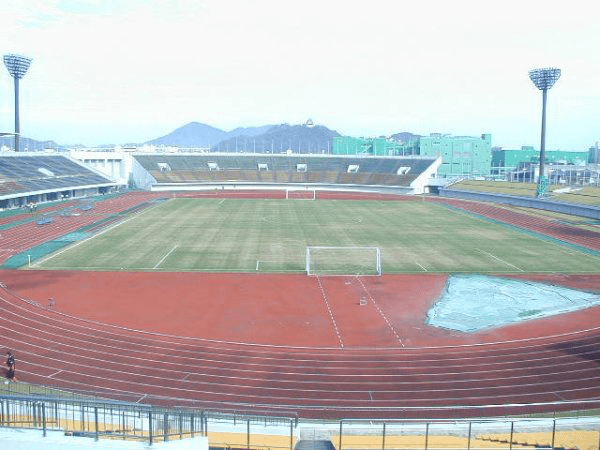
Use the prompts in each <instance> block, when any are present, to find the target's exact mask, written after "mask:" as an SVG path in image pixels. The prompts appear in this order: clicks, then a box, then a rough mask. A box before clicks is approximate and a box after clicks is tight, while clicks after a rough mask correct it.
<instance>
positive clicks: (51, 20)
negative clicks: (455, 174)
mask: <svg viewBox="0 0 600 450" xmlns="http://www.w3.org/2000/svg"><path fill="white" fill-rule="evenodd" d="M594 5H595V2H594V1H589V0H586V1H583V0H571V1H569V2H564V1H555V0H546V1H539V0H519V1H515V0H503V1H493V2H491V1H486V0H478V1H474V0H452V1H447V0H418V1H417V0H413V1H404V0H369V1H365V0H362V1H355V0H302V1H296V0H294V1H291V0H179V1H176V0H2V1H0V17H2V18H3V20H2V24H1V25H0V52H2V54H8V53H16V54H22V55H26V56H29V57H31V58H33V61H32V63H31V67H30V69H29V71H28V72H27V74H26V75H25V77H24V78H23V79H22V80H20V114H21V132H22V134H23V136H26V137H31V138H34V139H38V140H46V139H52V140H54V141H56V142H58V143H60V144H63V145H71V144H84V145H88V146H94V145H100V144H110V143H112V144H123V143H131V142H138V143H139V142H144V141H147V140H150V139H154V138H157V137H160V136H163V135H165V134H168V133H170V132H171V131H173V130H174V129H176V128H178V127H180V126H183V125H185V124H187V123H189V122H193V121H195V122H201V123H206V124H208V125H211V126H214V127H217V128H220V129H223V130H226V131H229V130H232V129H234V128H237V127H240V126H244V127H247V126H261V125H267V124H279V123H290V124H299V123H304V122H305V121H306V120H307V119H309V118H311V119H312V120H313V121H314V122H315V124H319V125H324V126H327V127H328V128H331V129H334V130H336V131H338V132H339V133H341V134H343V135H348V136H365V137H374V136H386V135H390V134H393V133H398V132H401V131H409V132H412V133H415V134H421V135H429V134H430V133H447V134H452V135H455V136H479V135H481V134H483V133H491V134H492V145H493V146H500V147H504V148H509V149H515V148H520V147H521V146H524V145H532V146H534V147H535V148H539V145H540V130H541V111H542V94H541V91H539V90H537V89H536V88H535V86H534V85H533V84H532V82H531V81H530V80H529V77H528V71H529V70H530V69H533V68H540V67H558V68H560V69H561V71H562V76H561V78H560V79H559V80H558V81H557V82H556V84H555V86H554V87H553V88H552V89H551V90H550V91H549V92H548V106H547V134H546V148H547V149H549V150H552V149H560V150H577V151H583V150H587V149H588V148H589V147H591V146H592V145H594V144H595V143H596V142H597V141H599V140H600V51H599V48H598V47H599V44H600V20H598V16H597V14H596V10H597V8H595V6H594ZM13 129H14V88H13V80H12V78H11V77H10V75H9V74H8V72H7V71H6V70H4V69H2V70H0V131H11V130H13Z"/></svg>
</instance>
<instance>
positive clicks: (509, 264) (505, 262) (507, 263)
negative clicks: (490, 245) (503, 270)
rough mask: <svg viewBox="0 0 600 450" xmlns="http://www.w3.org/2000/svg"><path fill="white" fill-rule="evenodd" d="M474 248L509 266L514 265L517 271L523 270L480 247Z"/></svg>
mask: <svg viewBox="0 0 600 450" xmlns="http://www.w3.org/2000/svg"><path fill="white" fill-rule="evenodd" d="M475 250H477V251H478V252H481V253H483V254H485V255H488V256H489V257H490V258H494V259H495V260H497V261H500V262H501V263H504V264H506V265H507V266H511V267H514V268H515V269H517V270H518V271H519V272H525V271H524V270H523V269H521V268H520V267H517V266H515V265H514V264H511V263H509V262H508V261H504V260H503V259H500V258H498V257H497V256H494V255H492V254H491V253H488V252H486V251H483V250H481V249H480V248H476V249H475Z"/></svg>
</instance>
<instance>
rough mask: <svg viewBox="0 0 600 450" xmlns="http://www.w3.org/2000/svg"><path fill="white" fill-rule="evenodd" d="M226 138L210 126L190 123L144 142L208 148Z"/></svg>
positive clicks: (225, 134) (223, 132)
mask: <svg viewBox="0 0 600 450" xmlns="http://www.w3.org/2000/svg"><path fill="white" fill-rule="evenodd" d="M226 138H227V133H226V132H225V131H223V130H220V129H218V128H215V127H211V126H210V125H206V124H203V123H198V122H191V123H188V124H187V125H184V126H182V127H180V128H177V129H176V130H175V131H172V132H171V133H169V134H167V135H165V136H162V137H159V138H156V139H153V140H151V141H147V142H145V144H151V145H171V146H174V147H210V146H211V145H212V144H215V143H217V142H219V141H221V140H223V139H226Z"/></svg>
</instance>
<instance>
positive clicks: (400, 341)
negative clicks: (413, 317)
mask: <svg viewBox="0 0 600 450" xmlns="http://www.w3.org/2000/svg"><path fill="white" fill-rule="evenodd" d="M356 279H357V280H358V282H359V283H360V285H361V286H362V288H363V289H364V291H365V292H366V293H367V295H368V296H369V300H371V303H373V305H375V309H376V310H377V312H378V313H379V315H380V316H381V317H382V318H383V320H384V321H385V323H386V325H387V326H388V328H389V329H390V330H391V331H392V333H394V336H396V339H397V340H398V342H399V343H400V345H401V346H402V347H404V342H402V339H400V336H398V333H396V329H395V328H394V327H393V326H392V324H391V323H390V321H389V320H388V318H387V316H386V315H385V314H384V313H383V311H382V310H381V308H380V307H379V305H378V304H377V302H376V301H375V299H374V298H373V296H372V295H371V293H370V292H369V290H368V289H367V287H366V286H365V284H364V283H363V281H362V280H361V279H360V277H358V276H357V277H356Z"/></svg>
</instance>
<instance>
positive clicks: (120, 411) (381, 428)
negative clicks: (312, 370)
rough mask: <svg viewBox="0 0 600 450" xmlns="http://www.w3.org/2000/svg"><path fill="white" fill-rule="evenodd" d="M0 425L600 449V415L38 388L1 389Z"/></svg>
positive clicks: (273, 444) (220, 444) (405, 445)
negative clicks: (474, 412) (490, 414)
mask: <svg viewBox="0 0 600 450" xmlns="http://www.w3.org/2000/svg"><path fill="white" fill-rule="evenodd" d="M0 426H2V427H19V428H28V429H37V430H40V432H41V435H42V436H44V437H45V436H46V433H47V431H48V430H60V431H64V432H65V434H66V435H72V436H86V437H90V438H93V439H96V440H98V439H120V440H128V441H132V440H135V441H142V442H146V443H149V444H150V445H152V444H153V443H154V442H163V441H169V440H174V439H184V438H191V437H195V436H204V437H207V438H208V442H209V445H210V447H211V448H223V449H231V448H235V449H243V448H246V449H256V450H267V449H268V450H271V449H273V450H279V449H281V450H286V449H290V450H293V449H294V448H295V447H296V444H297V443H298V442H299V441H300V440H303V441H309V442H313V443H314V442H315V441H319V440H321V441H329V442H331V444H332V447H336V448H337V449H338V450H377V449H381V450H395V449H415V450H416V449H425V450H429V449H432V450H435V449H442V448H444V449H447V448H464V449H469V450H470V449H478V448H496V449H527V448H531V449H533V448H537V449H539V448H549V449H575V448H577V449H585V450H595V449H598V450H600V415H598V411H586V412H585V414H584V413H582V414H580V415H579V416H577V415H572V414H571V415H568V416H565V417H559V416H556V415H554V416H549V417H518V418H517V417H515V418H508V417H501V418H492V419H464V420H463V419H461V420H425V419H424V420H408V419H407V420H384V421H381V420H378V421H367V420H337V421H317V420H312V421H309V420H299V419H298V418H297V417H274V416H273V417H271V416H264V415H261V416H259V415H256V416H252V415H247V414H246V415H241V414H232V413H219V412H215V411H206V410H194V409H180V408H158V407H152V406H148V405H143V404H137V403H126V402H116V401H96V400H87V399H78V400H75V399H70V398H49V397H46V396H36V395H0Z"/></svg>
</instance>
